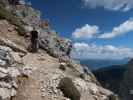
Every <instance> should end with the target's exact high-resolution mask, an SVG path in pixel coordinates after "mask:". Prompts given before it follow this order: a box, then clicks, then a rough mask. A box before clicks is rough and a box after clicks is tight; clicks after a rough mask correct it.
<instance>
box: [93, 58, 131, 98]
mask: <svg viewBox="0 0 133 100" xmlns="http://www.w3.org/2000/svg"><path fill="white" fill-rule="evenodd" d="M132 67H133V60H130V61H129V62H128V63H127V64H125V65H114V66H110V67H106V68H101V69H98V70H95V71H94V72H93V73H94V74H95V76H96V77H97V79H98V81H99V82H100V83H101V84H102V86H104V87H105V88H108V89H110V90H112V91H113V92H115V93H116V94H118V95H119V96H120V98H121V100H132V98H133V95H132V88H133V87H132V82H133V77H132V73H133V69H132Z"/></svg>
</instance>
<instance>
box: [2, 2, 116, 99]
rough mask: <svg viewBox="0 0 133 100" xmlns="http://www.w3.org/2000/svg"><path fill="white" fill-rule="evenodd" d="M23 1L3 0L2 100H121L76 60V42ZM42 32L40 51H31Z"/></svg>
mask: <svg viewBox="0 0 133 100" xmlns="http://www.w3.org/2000/svg"><path fill="white" fill-rule="evenodd" d="M40 15H41V13H40V12H39V11H37V10H35V9H34V8H32V7H31V5H29V4H28V3H26V2H24V1H23V0H0V100H118V99H117V97H116V96H115V94H114V93H113V92H111V91H110V90H107V89H104V88H103V87H102V86H101V85H100V83H99V82H98V81H97V80H96V78H95V76H94V75H93V74H92V73H91V71H89V69H87V68H84V67H82V66H81V65H80V64H77V63H76V62H75V61H74V60H72V59H71V58H70V57H69V56H70V52H71V49H72V43H71V41H70V40H69V39H64V38H61V37H59V36H58V35H57V33H56V32H55V31H54V30H52V29H51V28H50V25H49V23H48V22H47V21H45V20H42V19H41V17H40ZM33 27H36V29H37V30H38V31H39V50H38V52H37V53H30V52H29V51H28V49H27V48H28V46H29V45H30V41H29V36H28V34H29V32H30V31H31V30H32V28H33Z"/></svg>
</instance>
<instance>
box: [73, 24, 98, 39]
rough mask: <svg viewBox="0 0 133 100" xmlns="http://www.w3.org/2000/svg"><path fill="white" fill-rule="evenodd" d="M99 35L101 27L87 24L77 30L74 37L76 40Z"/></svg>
mask: <svg viewBox="0 0 133 100" xmlns="http://www.w3.org/2000/svg"><path fill="white" fill-rule="evenodd" d="M97 33H99V27H98V26H96V25H93V26H91V25H88V24H86V25H85V26H83V27H81V28H77V29H76V30H75V31H74V32H73V33H72V36H73V37H74V38H92V37H93V36H95V35H96V34H97Z"/></svg>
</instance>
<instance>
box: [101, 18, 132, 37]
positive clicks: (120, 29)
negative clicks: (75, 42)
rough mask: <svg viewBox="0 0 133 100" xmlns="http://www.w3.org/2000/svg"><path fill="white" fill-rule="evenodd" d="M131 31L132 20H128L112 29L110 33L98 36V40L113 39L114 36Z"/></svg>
mask: <svg viewBox="0 0 133 100" xmlns="http://www.w3.org/2000/svg"><path fill="white" fill-rule="evenodd" d="M131 31H133V19H129V20H127V21H125V22H124V23H122V24H121V25H120V26H118V27H114V28H113V30H112V32H109V33H104V34H102V35H100V36H99V38H103V39H109V38H114V37H116V36H119V35H123V34H126V33H128V32H131Z"/></svg>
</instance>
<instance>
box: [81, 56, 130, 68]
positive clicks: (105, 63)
mask: <svg viewBox="0 0 133 100" xmlns="http://www.w3.org/2000/svg"><path fill="white" fill-rule="evenodd" d="M128 61H129V59H128V58H125V59H121V60H112V59H110V60H106V59H105V60H99V59H87V60H80V63H81V65H85V66H87V67H88V68H89V69H91V70H97V69H100V68H104V67H109V66H112V65H123V64H126V63H127V62H128Z"/></svg>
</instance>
